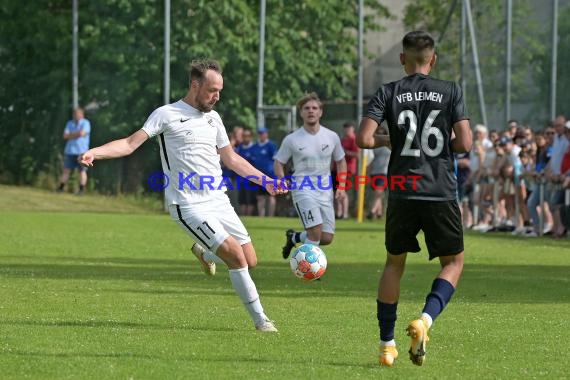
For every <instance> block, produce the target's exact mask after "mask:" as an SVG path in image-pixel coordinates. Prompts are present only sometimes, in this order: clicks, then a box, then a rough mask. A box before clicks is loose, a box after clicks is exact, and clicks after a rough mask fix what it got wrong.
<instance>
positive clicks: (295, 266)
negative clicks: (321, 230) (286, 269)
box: [290, 244, 327, 281]
mask: <svg viewBox="0 0 570 380" xmlns="http://www.w3.org/2000/svg"><path fill="white" fill-rule="evenodd" d="M290 264H291V271H292V272H293V274H294V275H295V276H297V277H299V278H300V279H302V280H306V281H313V280H316V279H317V278H320V277H322V275H323V274H325V271H326V270H327V256H326V255H325V253H324V252H323V250H322V249H321V248H320V247H319V246H316V245H313V244H303V245H301V246H299V247H298V248H297V249H295V251H294V252H293V257H291V261H290Z"/></svg>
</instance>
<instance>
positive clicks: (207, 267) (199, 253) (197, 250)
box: [191, 243, 216, 276]
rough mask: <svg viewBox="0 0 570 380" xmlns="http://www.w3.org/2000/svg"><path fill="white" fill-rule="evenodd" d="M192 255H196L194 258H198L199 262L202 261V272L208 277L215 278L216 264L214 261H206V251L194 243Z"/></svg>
mask: <svg viewBox="0 0 570 380" xmlns="http://www.w3.org/2000/svg"><path fill="white" fill-rule="evenodd" d="M191 250H192V253H193V254H194V256H196V258H197V259H198V261H200V264H201V265H202V270H203V271H204V273H206V274H207V275H208V276H213V275H215V274H216V263H215V262H213V261H206V260H204V253H206V250H205V249H204V248H203V247H202V246H201V245H200V244H197V243H194V245H193V246H192V248H191Z"/></svg>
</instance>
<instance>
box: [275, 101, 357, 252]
mask: <svg viewBox="0 0 570 380" xmlns="http://www.w3.org/2000/svg"><path fill="white" fill-rule="evenodd" d="M297 107H298V109H299V113H300V115H301V118H302V119H303V128H299V129H298V130H296V131H295V132H293V133H291V134H289V135H287V136H285V138H284V139H283V142H282V143H281V146H280V147H279V151H278V152H277V155H276V156H275V162H274V169H275V175H276V176H277V178H279V179H280V181H283V177H285V172H284V165H285V164H287V162H288V161H289V160H290V159H292V160H293V170H294V173H293V175H292V176H291V177H292V178H291V185H290V188H291V194H292V195H293V204H294V206H295V209H296V210H297V213H298V214H299V217H300V218H301V222H302V223H303V227H304V229H305V230H304V231H303V232H296V231H294V230H292V229H290V230H287V232H286V233H285V236H286V240H285V246H284V247H283V250H282V255H283V258H284V259H286V258H288V257H289V255H290V254H291V250H292V249H293V247H295V245H296V244H297V243H307V244H314V245H328V244H330V243H331V242H332V240H333V237H334V230H335V219H334V217H335V214H334V197H335V196H336V197H337V198H339V199H340V198H342V197H345V196H346V194H345V192H344V190H340V189H337V190H336V194H335V192H334V189H333V183H334V181H333V180H332V178H331V163H332V160H334V161H335V162H336V165H337V171H338V173H346V161H345V159H344V149H343V148H342V145H341V143H340V138H339V136H338V134H336V133H335V132H333V131H331V130H330V129H328V128H326V127H324V126H322V125H321V124H320V120H321V117H322V115H323V104H322V103H321V101H320V99H319V97H318V95H317V94H316V93H314V92H312V93H309V94H307V95H305V96H303V97H302V98H301V99H300V100H299V101H298V102H297ZM285 178H287V177H285Z"/></svg>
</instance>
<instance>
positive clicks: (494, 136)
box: [489, 129, 501, 146]
mask: <svg viewBox="0 0 570 380" xmlns="http://www.w3.org/2000/svg"><path fill="white" fill-rule="evenodd" d="M499 137H501V136H499V132H497V130H496V129H491V130H490V131H489V140H491V142H492V143H493V146H494V145H495V143H496V142H497V141H499Z"/></svg>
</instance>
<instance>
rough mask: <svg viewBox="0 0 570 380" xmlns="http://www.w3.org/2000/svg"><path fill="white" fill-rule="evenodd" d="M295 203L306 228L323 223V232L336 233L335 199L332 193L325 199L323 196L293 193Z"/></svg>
mask: <svg viewBox="0 0 570 380" xmlns="http://www.w3.org/2000/svg"><path fill="white" fill-rule="evenodd" d="M327 198H328V197H327ZM293 205H294V206H295V209H296V210H297V213H298V214H299V217H300V218H301V222H302V223H303V227H304V228H305V229H307V228H311V227H315V226H318V225H319V224H322V227H321V231H322V232H327V233H329V234H334V229H335V220H334V199H333V197H332V195H331V197H330V198H329V199H323V197H322V196H321V197H316V196H314V195H307V194H306V193H299V192H297V193H293Z"/></svg>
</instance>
